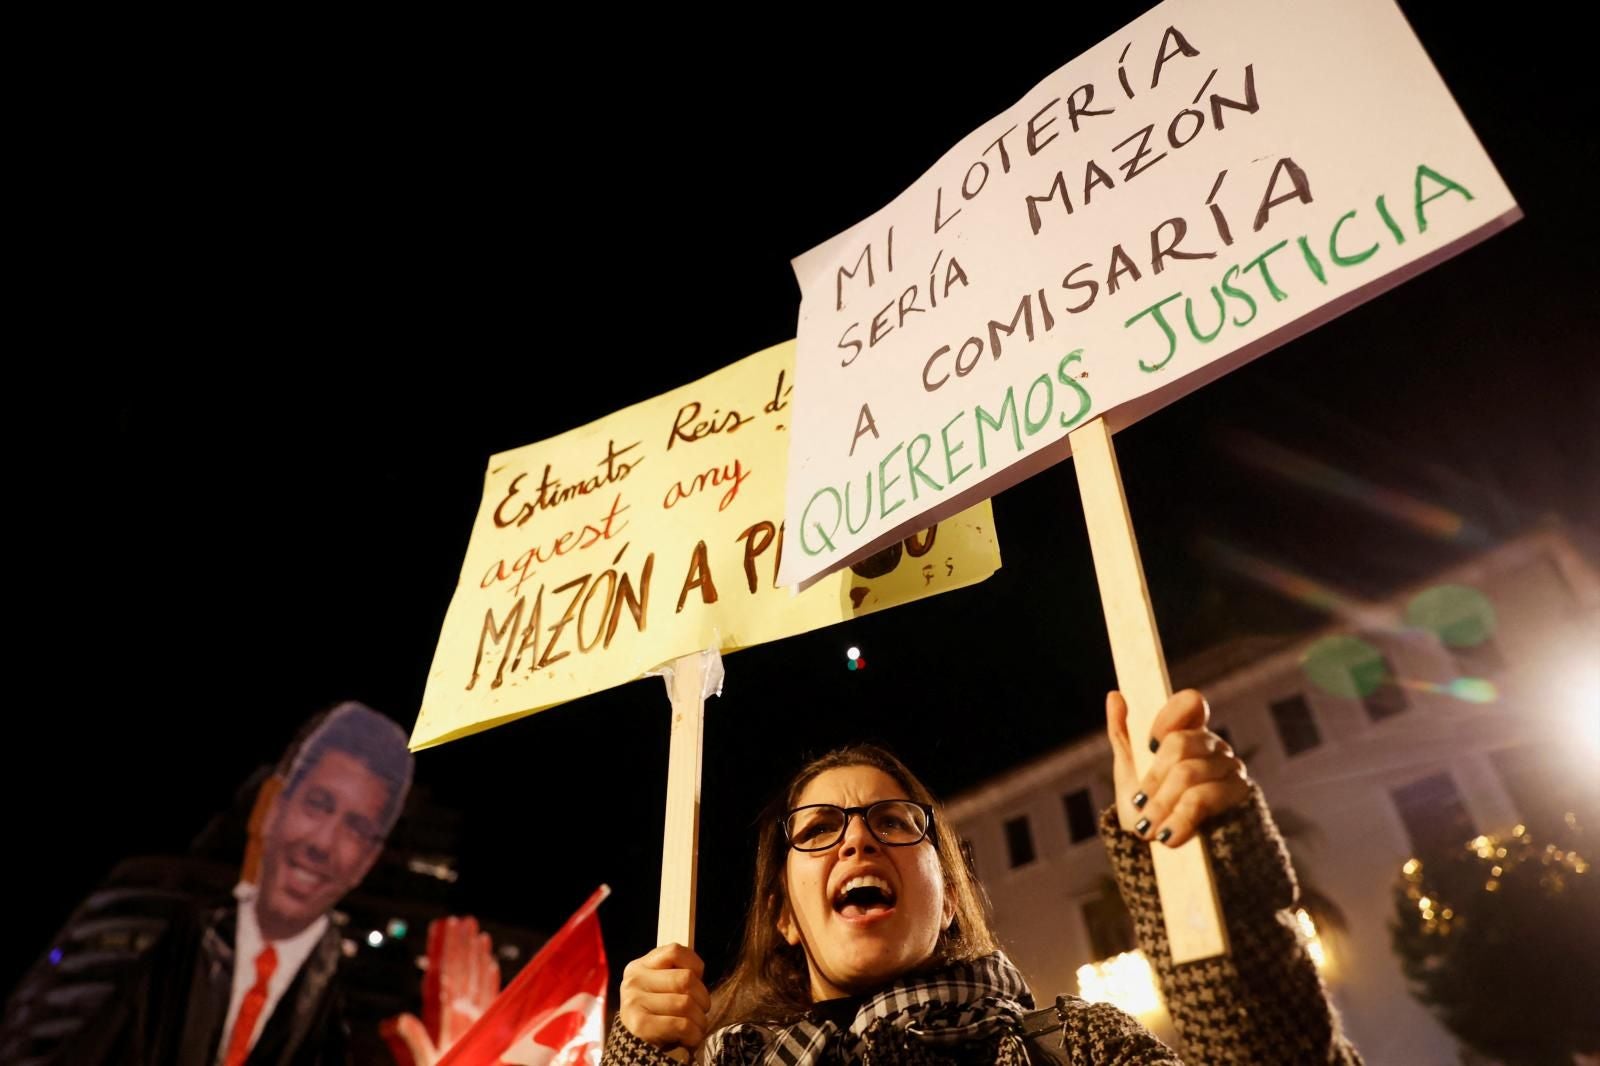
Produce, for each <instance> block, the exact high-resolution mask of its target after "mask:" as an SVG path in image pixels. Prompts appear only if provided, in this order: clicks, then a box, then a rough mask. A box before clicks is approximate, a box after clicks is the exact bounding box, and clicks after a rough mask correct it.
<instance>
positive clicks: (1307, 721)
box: [1272, 692, 1322, 755]
mask: <svg viewBox="0 0 1600 1066" xmlns="http://www.w3.org/2000/svg"><path fill="white" fill-rule="evenodd" d="M1272 724H1273V725H1274V726H1276V727H1277V729H1278V739H1279V740H1280V741H1281V742H1282V743H1283V753H1284V754H1285V755H1299V754H1300V753H1301V752H1302V751H1310V750H1311V749H1312V748H1315V747H1317V746H1318V745H1320V744H1321V743H1322V734H1321V733H1320V732H1318V730H1317V720H1316V719H1315V718H1313V717H1311V705H1310V704H1308V703H1306V698H1305V696H1304V695H1302V694H1300V693H1298V692H1297V693H1295V694H1294V695H1293V696H1290V697H1289V698H1288V699H1286V700H1278V701H1276V702H1274V703H1273V704H1272Z"/></svg>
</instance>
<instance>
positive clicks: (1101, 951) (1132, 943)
mask: <svg viewBox="0 0 1600 1066" xmlns="http://www.w3.org/2000/svg"><path fill="white" fill-rule="evenodd" d="M1107 881H1108V882H1110V879H1109V878H1108V879H1107ZM1083 925H1084V928H1085V929H1087V930H1088V931H1089V950H1090V951H1092V952H1094V957H1095V959H1096V960H1100V959H1109V958H1111V957H1112V956H1113V955H1121V954H1122V953H1123V952H1124V951H1132V950H1134V949H1135V948H1137V947H1138V946H1139V938H1138V936H1137V935H1135V933H1134V931H1133V916H1132V915H1130V914H1129V913H1128V908H1127V905H1126V904H1124V903H1123V902H1122V895H1121V893H1119V892H1118V891H1117V886H1116V884H1115V883H1107V884H1106V885H1105V886H1104V887H1103V888H1102V890H1101V893H1100V895H1099V896H1097V897H1096V898H1094V899H1092V900H1090V901H1089V902H1087V903H1085V904H1084V905H1083Z"/></svg>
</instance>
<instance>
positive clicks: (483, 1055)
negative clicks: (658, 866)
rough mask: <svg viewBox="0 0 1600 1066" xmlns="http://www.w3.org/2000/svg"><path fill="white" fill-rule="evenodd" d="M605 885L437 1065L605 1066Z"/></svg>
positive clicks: (606, 972)
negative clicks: (599, 910)
mask: <svg viewBox="0 0 1600 1066" xmlns="http://www.w3.org/2000/svg"><path fill="white" fill-rule="evenodd" d="M610 894H611V889H609V888H607V887H606V886H605V885H601V886H600V887H599V888H598V889H596V890H595V893H594V895H592V896H590V897H589V900H588V902H587V903H585V904H584V905H583V906H582V907H579V908H578V911H577V913H576V914H574V915H573V916H572V917H571V918H568V919H567V924H565V925H563V926H562V927H561V928H560V929H559V930H557V931H556V935H555V936H553V937H551V938H550V940H549V941H548V942H547V943H546V944H545V946H544V947H542V948H540V949H539V953H538V954H537V955H535V956H534V957H533V961H532V962H530V963H528V965H527V966H525V967H523V969H522V972H521V973H519V974H518V975H517V977H516V980H514V981H512V982H511V984H510V985H508V986H507V987H506V989H505V990H504V991H502V992H501V993H500V995H499V996H498V997H497V998H496V999H495V1001H494V1002H493V1003H492V1004H490V1006H489V1009H488V1010H487V1011H485V1012H484V1014H483V1017H481V1018H479V1019H478V1020H477V1022H476V1023H474V1024H473V1026H472V1028H470V1029H468V1030H467V1031H466V1033H465V1034H463V1036H462V1037H461V1039H460V1040H459V1041H457V1042H456V1044H455V1046H454V1047H452V1048H451V1049H450V1050H449V1051H448V1052H446V1053H445V1056H444V1058H442V1059H440V1060H439V1066H496V1064H498V1063H509V1064H512V1066H600V1052H601V1046H602V1044H603V1043H604V1032H605V1014H606V981H607V980H608V979H609V973H608V971H607V970H606V949H605V944H604V943H603V942H602V941H601V939H600V919H599V917H598V916H597V915H596V913H595V910H596V908H598V907H599V906H600V901H601V900H603V899H605V898H606V897H607V896H608V895H610Z"/></svg>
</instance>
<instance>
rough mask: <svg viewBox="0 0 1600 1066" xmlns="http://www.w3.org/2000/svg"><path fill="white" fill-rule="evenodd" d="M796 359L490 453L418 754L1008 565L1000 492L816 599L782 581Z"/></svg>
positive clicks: (720, 374) (842, 574) (765, 358)
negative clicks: (672, 667) (1003, 556)
mask: <svg viewBox="0 0 1600 1066" xmlns="http://www.w3.org/2000/svg"><path fill="white" fill-rule="evenodd" d="M794 356H795V345H794V342H793V341H788V342H785V343H783V344H779V345H777V346H775V347H772V348H768V349H767V350H766V351H763V352H758V353H756V354H755V355H751V356H749V357H747V358H745V359H742V360H740V361H739V362H737V363H734V364H733V365H732V366H728V367H725V368H723V369H722V370H719V371H717V372H716V373H715V374H712V375H710V376H708V377H705V378H702V379H700V380H699V381H696V382H694V383H693V384H690V385H685V386H683V387H682V388H679V389H674V390H673V391H671V392H668V393H665V394H663V395H661V396H657V397H655V398H654V399H651V400H646V401H644V402H643V403H638V404H635V405H634V406H632V407H629V408H626V409H624V410H622V411H618V412H616V413H615V414H612V415H608V416H607V417H605V418H602V419H600V420H598V421H596V422H592V423H590V424H589V425H586V426H581V427H579V428H577V429H574V430H571V431H570V432H567V433H563V434H561V435H560V436H558V437H552V438H550V439H549V440H544V441H540V442H538V443H536V444H529V445H526V446H524V447H521V448H517V449H514V450H512V451H508V452H503V453H501V454H499V455H496V456H494V457H493V458H491V459H490V460H489V468H488V472H487V473H486V474H485V476H484V486H483V499H482V502H481V503H480V504H479V507H478V516H477V520H476V522H475V523H474V525H473V530H472V539H471V541H470V543H469V544H468V546H467V556H466V561H465V562H464V563H463V564H462V567H461V577H460V580H459V582H458V583H457V586H456V592H455V596H454V597H453V598H452V599H451V601H450V609H449V611H448V612H447V613H446V615H445V621H444V627H443V630H442V631H441V633H440V635H439V645H438V648H437V650H436V651H435V653H434V657H433V666H432V669H431V670H430V671H429V674H428V684H427V689H426V691H425V693H424V695H423V701H422V709H421V711H420V712H419V714H418V716H417V723H416V728H415V729H414V730H413V732H412V737H411V746H412V748H413V749H420V748H426V747H430V746H432V745H435V744H441V743H444V742H445V741H447V740H453V739H455V738H457V737H461V736H465V735H467V734H470V733H475V732H477V731H479V730H482V729H487V728H489V727H491V726H494V725H498V724H500V723H502V722H506V721H509V720H511V719H513V718H518V717H521V716H522V715H526V714H531V713H533V712H535V711H540V710H543V709H545V708H547V707H551V706H554V705H555V704H558V703H564V702H566V701H568V700H572V699H576V698H578V697H579V696H583V695H585V694H587V693H590V692H597V691H599V690H601V689H605V688H610V687H612V686H614V685H619V684H622V683H624V682H627V681H631V680H633V679H634V678H637V677H640V676H641V675H643V674H644V673H645V672H646V671H649V670H651V669H653V668H654V667H657V666H659V665H661V664H662V663H665V662H667V661H668V660H670V659H673V658H675V657H677V656H679V655H685V654H688V653H690V652H694V651H699V650H702V649H706V648H718V649H720V650H722V651H731V650H734V649H737V648H744V647H749V646H750V645H753V644H760V643H763V642H765V641H770V640H777V639H779V638H781V637H786V636H791V635H793V634H796V633H804V632H806V631H807V630H811V629H817V628H819V627H821V626H826V625H832V624H833V623H835V622H842V621H844V620H846V619H849V618H853V617H857V616H860V615H863V614H868V613H870V612H872V611H877V610H882V609H883V608H885V607H892V606H895V605H896V604H901V603H906V602H908V601H910V600H915V599H920V598H922V597H925V596H932V595H936V594H937V593H940V592H947V591H949V590H951V589H956V588H960V587H962V586H964V585H970V584H973V583H974V582H978V581H982V580H983V579H984V578H986V577H988V576H989V575H990V574H992V573H994V571H995V570H996V569H997V568H998V567H999V566H1000V550H999V545H998V543H997V542H996V540H995V533H994V523H993V518H992V515H991V512H990V509H989V504H988V502H987V501H985V502H983V503H981V504H979V505H978V506H976V507H973V508H972V509H971V510H968V511H964V512H962V513H960V514H958V515H955V516H954V517H952V518H950V519H947V520H945V521H943V522H940V523H939V524H938V525H937V526H935V527H932V528H930V529H927V530H924V531H923V532H921V533H917V534H914V535H912V536H910V537H908V538H906V539H905V540H904V541H899V542H896V543H894V544H892V545H890V546H889V547H888V548H886V549H885V550H884V551H882V552H879V553H878V554H877V555H874V556H872V557H870V558H868V559H865V560H862V561H861V562H860V563H858V564H857V565H856V566H855V567H854V568H847V569H844V570H841V571H839V572H838V573H835V574H832V575H830V576H829V577H827V578H825V579H824V580H822V581H819V582H817V583H816V584H815V585H813V586H811V587H810V588H808V589H807V590H806V591H805V592H802V593H799V594H794V593H791V592H790V590H788V589H787V588H784V587H782V586H780V585H778V583H777V574H778V566H779V563H780V562H781V560H780V553H781V551H782V544H783V530H782V520H783V501H784V488H785V470H786V465H787V456H788V443H789V432H788V430H789V421H790V414H791V408H790V397H791V394H792V390H793V381H794ZM906 491H908V492H910V493H915V492H917V491H919V486H916V485H911V486H908V487H907V488H906ZM855 506H857V507H861V508H862V513H863V514H864V513H865V505H864V501H855Z"/></svg>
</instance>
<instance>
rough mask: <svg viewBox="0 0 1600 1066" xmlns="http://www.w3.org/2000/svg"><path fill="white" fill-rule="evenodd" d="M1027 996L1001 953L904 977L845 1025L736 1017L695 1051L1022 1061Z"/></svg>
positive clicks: (818, 1058)
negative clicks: (737, 1019)
mask: <svg viewBox="0 0 1600 1066" xmlns="http://www.w3.org/2000/svg"><path fill="white" fill-rule="evenodd" d="M1032 1009H1033V995H1032V993H1030V992H1029V991H1028V985H1027V983H1026V982H1025V981H1023V979H1022V974H1020V973H1018V972H1017V968H1016V967H1015V966H1013V965H1011V960H1009V959H1007V958H1006V957H1005V955H1004V954H1003V953H1002V952H998V951H997V952H995V953H994V954H992V955H985V956H984V957H983V958H981V959H976V960H974V961H972V962H961V963H953V964H951V965H949V966H945V967H943V968H941V969H939V970H935V971H934V972H932V973H925V974H914V975H911V976H909V977H905V978H903V979H901V980H900V981H897V982H896V983H894V984H892V985H890V986H889V987H888V988H885V989H884V990H883V991H881V992H879V993H877V994H876V995H874V996H872V997H871V998H870V999H868V1000H867V1001H866V1002H865V1003H863V1004H862V1005H861V1008H860V1009H859V1010H858V1011H857V1012H856V1016H855V1020H854V1021H852V1022H851V1023H850V1027H849V1028H848V1029H841V1028H840V1027H839V1026H838V1025H835V1024H834V1023H833V1022H831V1021H829V1020H827V1019H825V1018H822V1017H820V1016H819V1015H816V1014H814V1013H813V1014H808V1015H806V1016H805V1017H803V1018H801V1019H800V1020H799V1021H797V1022H794V1023H792V1024H790V1025H787V1026H783V1027H781V1028H780V1027H777V1026H767V1025H760V1024H757V1023H754V1022H741V1023H739V1024H737V1025H730V1026H728V1027H727V1028H725V1029H719V1030H717V1031H716V1032H715V1033H712V1034H711V1036H710V1037H708V1038H707V1040H706V1043H705V1046H704V1047H703V1048H702V1049H701V1054H702V1061H703V1062H705V1063H707V1064H709V1066H778V1064H782V1066H823V1064H834V1063H876V1064H880V1066H919V1064H923V1063H948V1062H953V1061H962V1062H984V1063H996V1064H1001V1066H1012V1064H1025V1063H1027V1061H1028V1057H1027V1052H1026V1050H1025V1049H1024V1047H1023V1043H1022V1037H1021V1023H1022V1016H1023V1014H1025V1013H1026V1012H1027V1011H1030V1010H1032Z"/></svg>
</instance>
